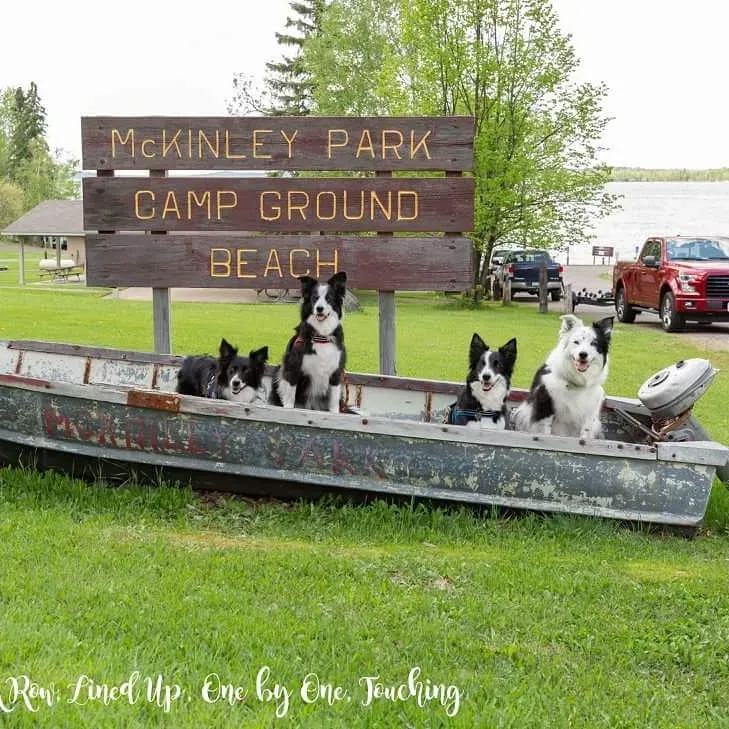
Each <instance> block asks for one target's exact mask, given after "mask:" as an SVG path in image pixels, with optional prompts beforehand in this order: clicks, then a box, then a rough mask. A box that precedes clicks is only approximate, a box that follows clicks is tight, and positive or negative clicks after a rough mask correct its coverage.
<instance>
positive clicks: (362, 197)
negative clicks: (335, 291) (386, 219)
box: [335, 190, 365, 273]
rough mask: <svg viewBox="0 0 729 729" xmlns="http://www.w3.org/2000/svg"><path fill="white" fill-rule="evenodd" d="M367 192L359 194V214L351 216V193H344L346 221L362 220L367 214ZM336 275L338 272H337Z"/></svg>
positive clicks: (343, 205)
mask: <svg viewBox="0 0 729 729" xmlns="http://www.w3.org/2000/svg"><path fill="white" fill-rule="evenodd" d="M364 206H365V191H364V190H361V191H360V193H359V213H358V214H356V215H352V214H350V212H349V210H348V208H349V193H348V192H347V190H345V191H344V202H343V203H342V212H343V214H344V219H345V220H362V219H363V218H364V214H365V209H364ZM335 273H336V271H335Z"/></svg>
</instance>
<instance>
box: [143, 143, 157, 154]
mask: <svg viewBox="0 0 729 729" xmlns="http://www.w3.org/2000/svg"><path fill="white" fill-rule="evenodd" d="M148 144H152V145H154V144H155V141H154V139H144V140H143V141H142V157H147V158H149V157H156V156H157V154H156V152H152V153H151V154H148V153H147V149H146V147H147V145H148Z"/></svg>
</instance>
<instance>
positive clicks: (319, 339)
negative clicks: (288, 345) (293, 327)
mask: <svg viewBox="0 0 729 729" xmlns="http://www.w3.org/2000/svg"><path fill="white" fill-rule="evenodd" d="M311 341H312V342H316V343H317V344H329V342H331V341H332V340H331V339H330V338H329V337H318V336H317V337H312V338H311ZM297 344H306V339H302V338H301V337H296V339H295V340H294V346H296V345H297Z"/></svg>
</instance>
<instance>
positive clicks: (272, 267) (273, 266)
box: [263, 248, 283, 278]
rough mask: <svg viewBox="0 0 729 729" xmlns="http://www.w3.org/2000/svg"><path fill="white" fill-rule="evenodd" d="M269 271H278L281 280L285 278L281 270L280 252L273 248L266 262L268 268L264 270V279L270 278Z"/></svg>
mask: <svg viewBox="0 0 729 729" xmlns="http://www.w3.org/2000/svg"><path fill="white" fill-rule="evenodd" d="M269 271H276V272H277V273H278V277H279V278H283V271H282V270H281V261H280V260H279V258H278V251H277V250H276V249H275V248H271V250H270V251H269V252H268V260H267V261H266V268H265V269H264V270H263V277H264V278H265V277H266V276H268V272H269Z"/></svg>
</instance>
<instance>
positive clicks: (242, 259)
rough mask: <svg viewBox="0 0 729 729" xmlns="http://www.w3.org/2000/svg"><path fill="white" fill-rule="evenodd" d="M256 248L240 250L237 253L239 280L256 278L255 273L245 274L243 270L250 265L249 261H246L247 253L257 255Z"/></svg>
mask: <svg viewBox="0 0 729 729" xmlns="http://www.w3.org/2000/svg"><path fill="white" fill-rule="evenodd" d="M255 252H256V249H255V248H238V249H237V251H236V254H237V255H236V258H237V276H238V278H256V274H255V273H243V268H244V267H245V266H247V265H248V261H246V260H245V255H244V254H246V253H255Z"/></svg>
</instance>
